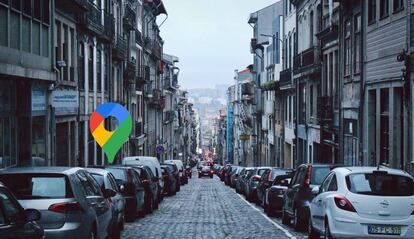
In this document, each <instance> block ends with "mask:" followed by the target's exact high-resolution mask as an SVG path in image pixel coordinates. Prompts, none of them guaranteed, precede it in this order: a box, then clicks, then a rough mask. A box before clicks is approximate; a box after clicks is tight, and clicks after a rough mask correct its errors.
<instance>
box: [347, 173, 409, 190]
mask: <svg viewBox="0 0 414 239" xmlns="http://www.w3.org/2000/svg"><path fill="white" fill-rule="evenodd" d="M346 185H347V187H348V190H349V191H351V192H353V193H356V194H364V195H375V196H414V182H413V180H412V179H411V178H409V177H405V176H399V175H393V174H375V173H357V174H351V175H348V176H347V177H346Z"/></svg>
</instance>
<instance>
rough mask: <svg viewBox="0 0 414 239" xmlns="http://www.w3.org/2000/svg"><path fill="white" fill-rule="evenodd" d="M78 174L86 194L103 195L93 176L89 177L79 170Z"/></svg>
mask: <svg viewBox="0 0 414 239" xmlns="http://www.w3.org/2000/svg"><path fill="white" fill-rule="evenodd" d="M76 175H77V177H78V179H79V182H80V184H81V188H82V190H83V192H84V194H85V196H101V195H100V194H101V193H100V189H99V186H98V185H97V184H96V181H94V179H93V178H90V177H88V176H87V175H86V174H85V173H84V172H78V173H77V174H76Z"/></svg>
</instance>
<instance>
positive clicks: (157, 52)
mask: <svg viewBox="0 0 414 239" xmlns="http://www.w3.org/2000/svg"><path fill="white" fill-rule="evenodd" d="M161 54H162V47H161V43H160V42H159V41H153V44H152V54H151V56H152V57H153V58H154V59H156V60H160V59H161V58H162V56H161Z"/></svg>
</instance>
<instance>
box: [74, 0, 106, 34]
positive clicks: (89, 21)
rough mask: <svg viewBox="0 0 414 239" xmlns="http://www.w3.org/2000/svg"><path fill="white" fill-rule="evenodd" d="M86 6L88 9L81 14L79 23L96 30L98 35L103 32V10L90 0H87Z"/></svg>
mask: <svg viewBox="0 0 414 239" xmlns="http://www.w3.org/2000/svg"><path fill="white" fill-rule="evenodd" d="M86 6H87V10H88V11H87V12H85V13H83V14H81V15H79V19H78V21H79V23H80V24H81V25H82V26H83V27H85V28H87V29H89V30H91V31H93V32H95V34H97V35H101V34H103V33H104V26H103V24H102V15H101V14H102V10H101V9H100V8H99V7H98V6H96V5H95V4H94V3H92V2H90V1H88V2H87V5H86Z"/></svg>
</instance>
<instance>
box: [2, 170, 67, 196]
mask: <svg viewBox="0 0 414 239" xmlns="http://www.w3.org/2000/svg"><path fill="white" fill-rule="evenodd" d="M16 178H18V180H16ZM0 180H1V181H2V182H3V183H5V184H6V185H7V187H8V188H9V189H10V190H11V191H12V192H13V194H14V195H15V196H16V198H17V199H47V198H69V197H73V195H72V191H71V189H70V186H69V183H68V182H67V179H66V178H65V176H64V175H59V176H54V175H47V174H46V175H36V174H4V175H1V176H0Z"/></svg>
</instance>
